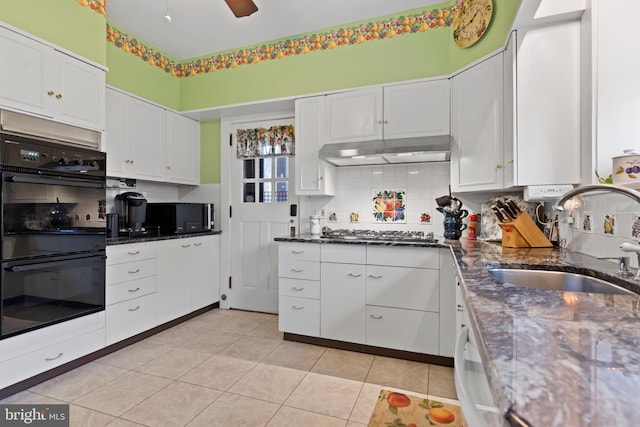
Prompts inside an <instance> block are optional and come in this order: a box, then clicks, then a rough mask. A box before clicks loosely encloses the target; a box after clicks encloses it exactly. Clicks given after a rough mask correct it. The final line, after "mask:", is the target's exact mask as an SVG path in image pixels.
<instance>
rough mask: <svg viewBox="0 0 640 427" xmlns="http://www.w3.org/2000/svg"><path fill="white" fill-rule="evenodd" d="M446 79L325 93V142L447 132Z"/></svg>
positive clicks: (397, 137) (447, 89)
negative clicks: (330, 93)
mask: <svg viewBox="0 0 640 427" xmlns="http://www.w3.org/2000/svg"><path fill="white" fill-rule="evenodd" d="M449 92H450V83H449V79H442V80H432V81H424V82H415V83H404V84H397V85H388V86H379V87H373V88H367V89H358V90H353V91H349V92H341V93H336V94H332V95H327V96H326V140H325V142H326V143H329V144H331V143H341V142H357V141H371V140H381V139H399V138H415V137H424V136H432V135H448V134H449V116H450V114H449V104H450V102H449V100H450V93H449Z"/></svg>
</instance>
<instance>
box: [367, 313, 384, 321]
mask: <svg viewBox="0 0 640 427" xmlns="http://www.w3.org/2000/svg"><path fill="white" fill-rule="evenodd" d="M369 317H371V318H372V319H376V320H380V319H382V314H370V315H369Z"/></svg>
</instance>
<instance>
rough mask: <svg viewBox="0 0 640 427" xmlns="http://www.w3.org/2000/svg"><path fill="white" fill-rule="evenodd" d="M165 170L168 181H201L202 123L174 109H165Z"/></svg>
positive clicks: (189, 182) (182, 182) (185, 182)
mask: <svg viewBox="0 0 640 427" xmlns="http://www.w3.org/2000/svg"><path fill="white" fill-rule="evenodd" d="M164 118H165V123H166V126H167V131H166V133H165V141H164V143H165V156H164V157H165V158H164V160H165V162H164V164H165V170H164V178H165V181H168V182H176V183H180V184H198V183H199V182H200V123H199V122H197V121H196V120H192V119H189V118H187V117H184V116H181V115H180V114H178V113H174V112H172V111H165V117H164Z"/></svg>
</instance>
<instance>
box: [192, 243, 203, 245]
mask: <svg viewBox="0 0 640 427" xmlns="http://www.w3.org/2000/svg"><path fill="white" fill-rule="evenodd" d="M200 245H202V243H194V244H193V246H200Z"/></svg>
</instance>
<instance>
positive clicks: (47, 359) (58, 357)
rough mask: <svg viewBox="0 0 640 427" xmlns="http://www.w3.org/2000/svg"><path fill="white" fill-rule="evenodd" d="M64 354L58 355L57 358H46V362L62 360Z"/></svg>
mask: <svg viewBox="0 0 640 427" xmlns="http://www.w3.org/2000/svg"><path fill="white" fill-rule="evenodd" d="M63 354H64V353H58V355H57V356H56V357H45V358H44V360H46V361H47V362H51V361H52V360H56V359H60V358H61V357H62V355H63Z"/></svg>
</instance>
